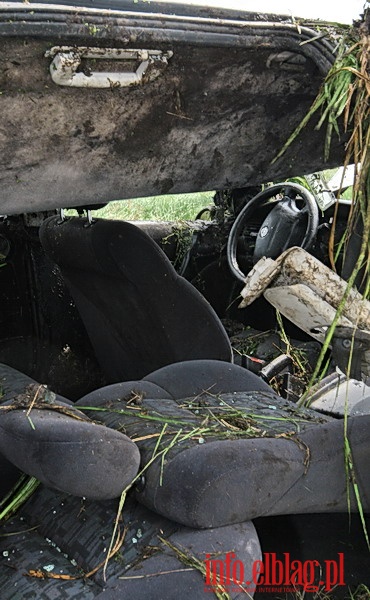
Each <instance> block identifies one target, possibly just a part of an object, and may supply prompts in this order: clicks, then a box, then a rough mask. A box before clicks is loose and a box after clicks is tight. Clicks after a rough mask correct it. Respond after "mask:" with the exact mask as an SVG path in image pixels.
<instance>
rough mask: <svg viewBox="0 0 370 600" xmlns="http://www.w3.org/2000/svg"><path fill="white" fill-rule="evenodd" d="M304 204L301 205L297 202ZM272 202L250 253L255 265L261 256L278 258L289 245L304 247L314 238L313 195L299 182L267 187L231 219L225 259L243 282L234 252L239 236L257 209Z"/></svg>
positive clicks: (316, 221) (316, 223) (316, 218)
mask: <svg viewBox="0 0 370 600" xmlns="http://www.w3.org/2000/svg"><path fill="white" fill-rule="evenodd" d="M297 200H298V202H299V204H301V203H303V206H302V207H300V206H298V205H297ZM269 204H271V206H272V210H271V211H270V212H269V214H268V215H267V217H266V218H265V220H264V222H263V223H262V225H261V227H260V229H259V232H258V234H257V240H256V244H255V249H254V253H253V263H254V264H255V263H256V262H257V261H258V260H259V259H260V258H262V256H267V257H269V258H277V257H278V256H279V255H280V254H281V253H282V252H284V250H286V249H287V248H291V247H292V246H301V247H302V248H304V249H307V248H309V247H310V246H311V244H312V242H313V241H314V239H315V237H316V234H317V230H318V226H319V209H318V206H317V203H316V200H315V198H314V196H313V195H312V194H311V192H309V191H308V190H307V189H306V188H305V187H303V186H302V185H299V184H298V183H289V182H286V183H278V184H276V185H272V186H271V187H268V188H266V189H265V190H263V191H262V192H260V193H259V194H257V196H254V197H253V198H252V199H251V200H249V201H248V202H247V204H246V205H245V206H244V208H243V209H242V210H241V211H240V213H239V215H238V216H237V218H236V219H235V221H234V224H233V226H232V228H231V230H230V234H229V238H228V242H227V260H228V263H229V267H230V269H231V272H232V273H233V275H234V276H235V277H236V278H237V279H239V280H240V281H242V282H243V283H244V282H245V278H246V276H245V275H244V273H243V272H242V271H241V270H240V268H239V265H238V261H237V257H236V253H237V246H238V241H239V237H240V235H241V234H242V232H243V229H244V227H245V225H246V222H247V220H248V219H250V218H251V216H252V215H253V213H254V212H255V210H256V209H257V208H260V207H263V206H267V205H269Z"/></svg>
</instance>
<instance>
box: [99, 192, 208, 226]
mask: <svg viewBox="0 0 370 600" xmlns="http://www.w3.org/2000/svg"><path fill="white" fill-rule="evenodd" d="M213 196H214V192H199V193H195V194H177V195H168V196H153V197H150V198H135V199H133V200H117V201H115V202H110V203H109V204H108V205H107V206H105V207H104V208H101V209H100V210H94V211H93V214H94V216H96V217H99V218H102V219H117V220H125V221H179V220H184V221H186V220H192V219H194V218H195V217H196V215H197V214H198V213H199V211H200V210H202V209H203V208H205V207H206V206H209V205H211V204H213ZM205 216H206V215H205Z"/></svg>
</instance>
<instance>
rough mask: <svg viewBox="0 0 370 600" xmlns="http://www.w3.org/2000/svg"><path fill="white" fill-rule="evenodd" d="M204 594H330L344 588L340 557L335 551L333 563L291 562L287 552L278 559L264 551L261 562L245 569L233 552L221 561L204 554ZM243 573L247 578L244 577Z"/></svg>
mask: <svg viewBox="0 0 370 600" xmlns="http://www.w3.org/2000/svg"><path fill="white" fill-rule="evenodd" d="M204 562H205V567H206V581H205V584H206V590H207V591H212V592H213V591H215V590H216V591H241V590H242V591H244V592H249V593H254V592H255V591H256V590H257V591H260V592H273V593H275V592H293V591H296V590H299V589H302V590H303V591H305V592H317V591H318V590H322V591H325V592H330V591H331V590H332V589H333V588H334V587H336V586H340V585H345V582H344V554H343V552H338V558H337V560H324V561H323V563H321V564H320V562H319V561H318V560H305V561H301V560H291V558H290V554H289V552H284V554H283V557H282V559H278V558H277V555H276V553H275V552H265V553H264V554H263V560H256V561H254V563H253V565H252V569H250V567H249V568H248V569H246V568H245V567H244V564H243V562H242V561H241V560H238V559H237V557H236V554H235V553H234V552H227V554H226V556H225V559H224V560H220V559H215V558H212V555H211V554H206V559H205V561H204ZM247 574H249V575H248V577H247Z"/></svg>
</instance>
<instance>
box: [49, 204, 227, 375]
mask: <svg viewBox="0 0 370 600" xmlns="http://www.w3.org/2000/svg"><path fill="white" fill-rule="evenodd" d="M40 238H41V243H42V245H43V247H44V250H45V252H46V254H47V255H49V257H50V258H51V259H52V260H53V261H54V262H55V263H56V264H57V265H58V266H59V267H60V269H61V272H62V274H63V277H64V279H65V281H66V284H67V285H68V287H69V288H70V291H71V294H72V296H73V298H74V301H75V303H76V306H77V308H78V310H79V312H80V314H81V318H82V320H83V322H84V324H85V327H86V330H87V333H88V335H89V338H90V340H91V343H92V345H93V347H94V350H95V353H96V356H97V359H98V361H99V363H100V366H101V368H102V370H103V373H104V375H105V377H106V378H107V380H108V382H109V383H110V382H112V383H113V382H116V381H124V380H128V379H140V378H141V377H144V376H145V375H147V374H148V373H150V372H152V371H154V370H156V369H158V368H160V367H162V366H165V365H168V364H171V363H174V362H179V361H183V360H192V359H200V358H209V359H216V360H224V361H228V362H231V360H232V352H231V347H230V342H229V340H228V337H227V334H226V332H225V330H224V328H223V326H222V324H221V322H220V320H219V318H218V317H217V315H216V313H215V312H214V310H213V309H212V307H211V306H210V304H209V303H208V302H207V301H206V300H205V299H204V298H203V296H202V295H201V294H200V293H199V292H198V291H197V290H196V289H195V288H194V287H193V286H192V285H191V284H190V283H189V282H188V281H186V280H185V279H184V278H182V277H180V276H179V275H178V274H177V273H176V271H175V269H174V268H173V266H172V265H171V263H170V261H169V260H168V258H167V257H166V255H165V254H164V253H163V252H162V250H161V249H160V248H159V246H158V245H157V244H156V243H155V242H154V241H153V240H152V239H151V238H150V237H149V236H148V235H146V234H145V233H144V232H143V231H141V230H140V229H139V228H138V227H136V226H134V225H132V224H130V223H126V222H123V221H107V220H96V221H94V222H93V223H92V224H91V225H88V224H87V222H86V220H84V219H81V218H70V219H67V220H64V221H61V220H60V218H59V217H57V216H56V217H51V218H49V219H47V220H46V221H45V222H44V224H43V225H42V227H41V229H40Z"/></svg>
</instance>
